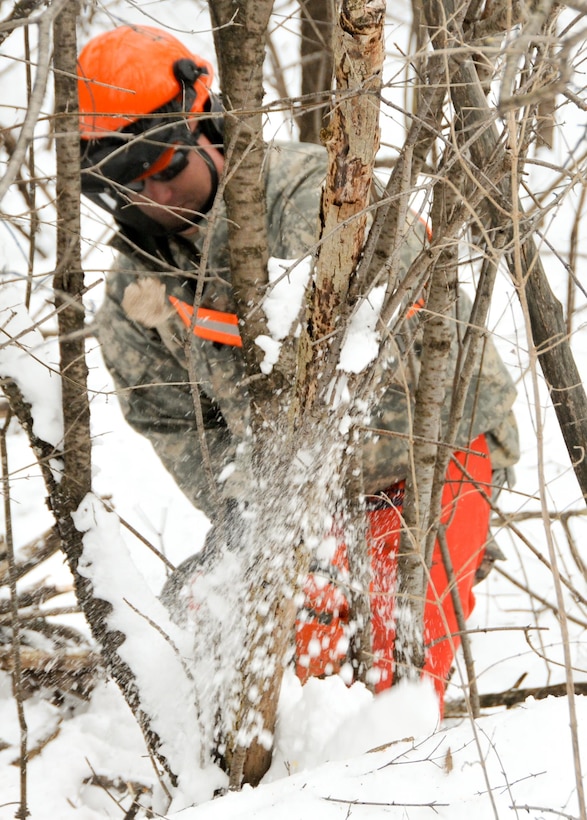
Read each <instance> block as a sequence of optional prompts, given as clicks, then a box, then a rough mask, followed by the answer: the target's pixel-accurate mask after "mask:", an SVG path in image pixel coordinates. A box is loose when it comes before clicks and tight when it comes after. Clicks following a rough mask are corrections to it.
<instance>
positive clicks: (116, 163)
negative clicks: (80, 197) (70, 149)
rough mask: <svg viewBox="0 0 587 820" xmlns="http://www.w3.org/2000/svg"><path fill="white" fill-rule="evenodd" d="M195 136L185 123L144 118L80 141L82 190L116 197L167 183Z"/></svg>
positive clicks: (185, 157)
mask: <svg viewBox="0 0 587 820" xmlns="http://www.w3.org/2000/svg"><path fill="white" fill-rule="evenodd" d="M196 138H197V134H196V133H195V132H191V131H189V130H188V128H187V126H186V122H185V120H178V119H175V120H167V121H165V120H161V119H158V118H155V117H153V118H144V119H142V120H139V121H137V122H136V123H133V124H132V126H129V127H128V128H125V129H122V130H121V131H119V132H116V133H114V134H112V135H110V136H107V137H104V138H103V139H99V140H89V141H86V140H82V141H81V143H82V145H81V147H82V190H83V192H84V194H92V193H99V192H101V191H104V190H106V189H108V188H112V189H113V190H115V191H116V192H117V193H118V195H124V191H125V190H129V189H130V190H131V191H133V192H136V193H140V192H141V191H142V190H143V189H144V181H145V179H147V178H149V177H150V178H152V179H155V180H158V181H163V182H169V180H171V179H173V178H174V177H176V176H177V175H178V174H180V173H181V172H182V171H183V170H184V168H185V167H186V166H187V164H188V161H189V151H190V147H192V146H194V145H195V143H196Z"/></svg>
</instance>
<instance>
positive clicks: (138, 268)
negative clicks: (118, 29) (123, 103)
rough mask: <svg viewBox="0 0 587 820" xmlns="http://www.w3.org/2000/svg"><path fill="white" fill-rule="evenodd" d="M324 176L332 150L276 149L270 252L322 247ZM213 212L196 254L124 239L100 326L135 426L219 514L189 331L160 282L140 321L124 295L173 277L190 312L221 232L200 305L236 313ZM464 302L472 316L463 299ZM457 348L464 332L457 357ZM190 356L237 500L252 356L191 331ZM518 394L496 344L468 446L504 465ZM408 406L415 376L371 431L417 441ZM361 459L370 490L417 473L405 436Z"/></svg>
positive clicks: (222, 468)
mask: <svg viewBox="0 0 587 820" xmlns="http://www.w3.org/2000/svg"><path fill="white" fill-rule="evenodd" d="M325 169H326V156H325V152H324V150H323V149H322V148H320V147H319V146H314V145H302V144H287V145H274V146H271V147H270V148H269V149H268V151H267V161H266V174H265V185H266V203H267V226H268V241H269V253H270V255H271V256H274V257H278V258H282V259H293V258H298V257H300V256H302V255H304V254H305V253H307V252H308V251H311V249H312V248H313V246H314V245H315V241H316V230H317V218H316V217H317V213H318V206H319V200H320V188H321V184H322V182H323V180H324V176H325ZM210 217H211V218H210V221H209V223H208V227H207V228H204V229H202V230H201V231H200V233H199V234H198V237H197V241H196V243H195V248H194V247H193V246H191V245H190V244H189V243H187V241H186V240H183V239H172V240H170V241H169V251H170V253H166V254H164V255H163V256H162V255H161V253H160V252H159V251H157V252H155V251H153V253H152V254H151V255H148V254H147V255H146V254H145V253H139V252H137V251H136V250H133V248H132V246H131V244H129V243H128V242H126V241H123V240H122V239H121V238H119V240H118V242H117V247H118V248H119V250H121V253H120V255H119V256H118V259H117V262H116V264H115V265H114V267H113V269H112V271H111V272H110V275H109V277H108V282H107V287H106V296H105V300H104V303H103V305H102V307H101V309H100V311H99V313H98V318H97V327H98V336H99V339H100V342H101V345H102V351H103V355H104V359H105V362H106V365H107V367H108V369H109V370H110V372H111V374H112V376H113V378H114V381H115V385H116V388H117V391H118V395H119V398H120V403H121V406H122V410H123V412H124V415H125V416H126V419H127V421H128V422H129V423H130V424H131V425H132V426H133V427H134V428H135V429H136V430H137V431H138V432H140V433H142V434H143V435H145V436H146V437H147V438H148V439H149V441H150V442H151V443H152V445H153V447H154V448H155V450H156V452H157V454H158V455H159V457H160V459H161V461H162V462H163V464H164V465H165V467H166V468H167V470H168V471H169V472H170V473H171V474H172V475H173V477H174V478H175V480H176V482H177V483H178V485H179V486H180V488H181V489H182V490H183V492H184V493H185V494H186V495H187V497H188V498H189V499H190V500H191V501H192V502H193V504H194V505H195V506H197V507H198V508H200V509H202V510H203V511H204V512H205V513H206V514H207V515H208V516H209V517H211V518H212V519H213V518H214V513H215V507H216V503H217V493H216V492H215V490H214V488H212V487H211V486H210V479H209V477H208V474H207V471H206V470H205V469H204V467H203V456H202V451H201V435H202V431H198V428H197V424H196V413H195V411H194V400H193V396H192V392H191V388H190V385H189V377H188V370H187V363H186V360H185V348H184V343H185V339H186V334H187V333H188V331H187V329H186V327H185V326H184V325H183V323H182V322H181V320H180V319H179V317H178V315H177V314H176V313H175V311H173V310H172V309H169V303H168V302H167V300H166V299H165V297H164V292H163V288H162V287H161V292H160V296H161V298H160V310H159V311H158V312H157V311H155V313H156V314H157V315H156V316H154V317H153V316H151V317H149V318H145V317H144V316H142V315H141V311H140V309H139V310H138V311H136V312H135V311H133V310H129V312H130V313H131V316H132V317H133V318H130V317H129V315H128V314H127V311H126V310H125V307H123V300H124V303H125V306H126V302H127V300H125V292H126V294H127V297H128V295H129V294H131V293H132V287H131V289H130V290H127V289H128V288H129V286H133V285H134V287H135V288H137V282H143V283H144V282H145V281H146V280H148V279H151V281H152V280H153V277H156V279H157V280H161V281H162V282H164V284H165V291H166V293H167V295H175V296H177V297H178V298H180V299H181V300H182V301H184V302H187V303H188V304H190V305H191V304H192V302H193V296H194V292H195V282H196V281H197V276H198V268H199V258H198V254H199V251H200V250H201V249H202V247H203V245H204V237H205V233H204V231H205V230H211V231H213V235H212V239H211V242H210V246H209V247H210V252H209V255H208V259H207V260H206V270H205V276H206V279H205V285H204V289H203V297H202V300H201V306H202V307H208V308H212V309H214V310H221V311H226V312H235V306H234V300H233V297H232V292H231V286H230V274H229V266H228V251H227V245H228V240H227V227H226V212H225V210H224V205H223V203H216V205H215V208H214V213H213V214H212V215H210ZM412 237H413V239H412V240H411V242H410V243H405V245H404V249H403V253H404V260H403V263H404V264H405V265H406V267H407V265H408V264H409V262H410V260H411V259H412V258H413V257H414V256H415V254H416V253H417V252H418V250H419V249H420V248H421V239H418V237H417V234H416V233H412ZM141 245H143V243H142V242H141ZM163 257H165V258H163ZM135 296H136V297H137V298H136V299H135V305H136V304H139V306H140V302H141V298H140V297H141V291H140V289H139V290H136V292H135ZM459 305H460V307H459V310H461V311H462V304H461V302H460V301H459ZM455 310H456V308H455ZM459 318H463V317H461V316H459ZM146 325H149V326H146ZM416 344H417V339H416ZM457 347H458V340H457V339H456V336H455V344H454V345H453V355H456V351H457ZM191 352H192V357H193V358H192V361H193V368H194V369H193V370H192V372H193V373H195V374H196V375H197V386H196V387H197V391H198V393H199V397H200V403H201V410H202V415H203V422H204V431H203V432H204V434H205V439H206V445H207V449H208V451H209V456H210V462H211V467H212V473H213V475H214V478H215V481H216V482H217V487H216V489H219V490H220V494H221V495H222V496H224V497H239V496H240V495H241V494H242V492H246V491H245V490H244V489H243V488H244V487H245V486H246V472H247V464H246V453H245V454H243V453H242V450H243V448H238V444H239V443H241V442H242V440H243V436H244V431H245V427H246V424H247V416H248V398H247V394H246V389H245V388H244V387H243V383H242V382H243V376H244V367H243V361H242V353H241V351H240V350H239V348H236V347H233V346H227V345H222V344H218V343H215V342H210V341H206V340H203V339H201V338H198V337H196V336H193V335H192V336H191ZM416 369H417V365H416ZM388 372H391V371H388ZM412 378H413V376H412ZM408 381H409V380H408ZM514 396H515V390H514V387H513V384H512V381H511V379H510V377H509V375H508V374H507V372H506V370H505V367H504V365H503V364H502V362H501V360H500V359H499V357H498V355H497V353H496V352H495V349H494V347H493V345H492V344H491V342H490V341H488V343H487V345H486V347H485V351H484V357H483V365H482V368H481V371H480V374H479V375H478V377H477V380H476V383H475V384H473V385H472V388H471V395H470V399H469V401H468V406H467V410H466V413H465V418H464V420H463V424H462V427H461V430H462V433H461V435H460V441H461V443H462V444H466V443H467V442H469V441H471V440H472V439H474V438H475V437H476V436H477V435H478V434H479V433H482V432H485V433H487V434H488V440H489V443H490V447H491V451H492V457H493V464H494V467H497V468H505V467H508V466H509V465H511V464H513V463H514V462H515V461H516V460H517V458H518V449H517V435H516V427H515V422H514V421H513V416H512V414H511V406H512V404H513V400H514ZM408 402H409V399H408V397H407V396H406V389H405V381H404V382H403V383H402V384H400V383H396V382H395V381H394V379H392V378H391V377H390V384H389V387H388V389H387V391H386V392H385V395H384V396H383V399H382V401H381V402H380V404H379V406H378V407H377V409H376V411H375V412H374V413H373V415H372V418H371V424H372V426H373V427H374V428H384V429H387V430H395V431H397V432H400V433H403V434H407V433H408V432H409V418H410V414H409V412H408ZM363 455H364V474H365V485H366V489H367V491H369V492H374V491H376V490H379V489H383V488H386V487H388V486H389V485H390V484H392V483H393V482H395V481H397V480H398V479H400V478H403V477H405V475H406V473H407V464H408V458H407V456H408V443H407V441H406V439H405V438H404V437H399V438H394V437H389V436H380V437H377V436H375V435H371V434H369V433H366V434H365V440H364V447H363ZM231 464H235V465H236V469H233V470H231V469H226V468H227V467H228V465H231ZM226 476H227V477H226ZM243 477H244V478H245V480H244V481H243V480H242V479H243Z"/></svg>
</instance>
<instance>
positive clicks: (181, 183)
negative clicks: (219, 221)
mask: <svg viewBox="0 0 587 820" xmlns="http://www.w3.org/2000/svg"><path fill="white" fill-rule="evenodd" d="M198 145H201V146H202V148H203V150H205V151H206V153H207V154H208V155H209V156H210V158H211V159H212V162H213V163H214V165H215V167H216V170H217V172H218V174H220V173H221V172H222V168H223V165H224V157H223V156H222V154H221V153H220V151H218V149H217V148H214V147H213V146H212V144H211V143H210V141H209V140H208V139H207V138H206V137H204V136H203V135H200V137H199V138H198ZM212 187H213V181H212V177H211V174H210V168H209V167H208V164H207V163H206V160H204V159H203V158H202V157H201V156H200V154H199V153H198V151H197V150H192V151H190V152H189V154H188V161H187V165H186V167H185V168H184V169H183V170H182V171H180V172H179V174H177V176H174V177H173V179H170V180H166V181H163V180H159V179H153V178H151V177H145V179H144V180H143V189H142V191H141V192H140V193H130V194H129V199H130V200H131V202H135V203H136V205H137V207H138V208H139V209H140V210H141V211H142V212H143V213H144V214H146V215H147V216H149V217H150V218H151V219H154V220H156V221H157V222H158V223H159V224H160V225H162V226H163V227H164V228H166V229H167V230H169V231H171V232H174V233H177V232H179V233H191V232H193V231H194V230H197V228H196V226H195V225H194V224H193V220H194V217H195V216H196V215H198V214H200V213H201V212H202V208H203V206H204V205H205V204H206V203H207V202H208V199H209V197H210V194H211V193H212ZM184 226H185V231H182V230H181V229H182V227H184Z"/></svg>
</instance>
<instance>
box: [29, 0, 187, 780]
mask: <svg viewBox="0 0 587 820" xmlns="http://www.w3.org/2000/svg"><path fill="white" fill-rule="evenodd" d="M77 14H78V8H77V3H71V4H67V6H66V7H64V9H63V10H62V11H61V13H60V14H59V16H58V17H57V18H56V20H55V25H54V44H55V49H54V57H53V65H54V74H55V121H56V127H55V131H56V133H57V139H56V141H55V146H56V147H55V151H56V161H57V177H56V196H57V253H56V256H57V259H58V260H59V263H58V267H57V270H56V272H55V276H54V280H53V287H54V292H55V304H56V307H57V309H58V332H59V351H60V373H61V386H62V408H63V427H64V439H63V452H62V458H63V475H62V478H61V481H60V482H59V483H57V484H55V485H53V488H52V492H50V502H51V506H52V509H53V512H54V514H55V518H56V523H57V529H58V531H59V535H60V538H61V544H62V548H63V550H64V552H65V555H66V558H67V563H68V565H69V568H70V570H71V572H72V575H73V578H74V583H75V589H76V594H77V598H78V601H79V603H80V606H81V608H82V610H83V612H84V615H85V617H86V619H87V621H88V624H89V626H90V629H91V630H92V635H93V636H94V638H95V640H96V641H97V642H98V643H99V645H100V646H101V648H102V653H103V656H104V661H105V665H106V668H107V669H108V671H109V672H110V673H111V674H112V676H113V677H114V679H115V680H116V682H117V684H118V686H119V687H120V689H121V691H122V693H123V695H124V697H125V700H126V702H127V703H128V705H129V706H130V708H131V710H132V712H133V714H134V715H135V717H136V719H137V721H138V723H139V726H140V727H141V729H142V731H143V735H144V737H145V741H146V744H147V747H148V749H149V750H150V752H151V753H152V754H153V755H154V756H155V757H156V758H157V760H158V761H159V763H160V764H161V766H162V768H163V770H164V771H165V772H166V773H167V774H168V775H169V777H170V780H171V781H172V782H175V779H176V778H175V773H174V772H173V771H172V770H171V768H170V765H169V762H168V761H167V759H166V758H165V757H164V756H163V755H162V754H161V753H160V752H159V746H160V740H159V737H158V735H157V734H156V732H154V731H153V729H152V726H151V718H150V716H148V715H147V714H146V713H145V712H144V711H143V710H142V708H141V698H140V693H139V691H138V688H137V685H136V681H135V677H134V674H133V672H132V670H131V669H130V667H129V666H128V665H127V664H126V663H125V662H124V661H123V660H122V659H121V657H120V655H119V654H118V647H119V646H120V645H121V644H122V643H123V641H124V635H122V634H121V633H119V632H113V631H111V630H110V629H109V627H108V617H109V615H110V612H111V606H110V604H108V603H106V602H105V601H102V600H99V599H97V598H95V597H94V595H93V589H92V585H91V582H90V581H89V580H88V579H87V578H85V577H84V576H82V575H80V574H79V572H78V564H79V560H80V557H81V555H82V551H83V533H81V532H79V531H78V530H77V529H76V528H75V526H74V523H73V519H72V513H74V512H75V511H76V510H77V509H78V507H79V505H80V504H81V502H82V501H83V499H84V498H85V496H86V495H87V493H89V492H90V491H91V439H90V408H89V402H88V388H87V375H88V371H87V364H86V357H85V312H84V305H83V293H84V273H83V270H82V264H81V248H80V210H79V202H80V193H81V191H80V174H79V167H80V153H79V152H80V148H79V130H78V100H77V78H76V66H77V43H76V20H77ZM23 404H24V403H23ZM24 409H25V410H26V407H25V408H24ZM24 416H25V417H26V413H24ZM20 417H21V418H22V417H23V407H22V406H21V408H20ZM25 424H26V421H25ZM29 426H30V425H29ZM48 489H49V490H51V486H50V487H49V488H48Z"/></svg>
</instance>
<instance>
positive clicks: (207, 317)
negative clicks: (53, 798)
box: [169, 296, 243, 347]
mask: <svg viewBox="0 0 587 820" xmlns="http://www.w3.org/2000/svg"><path fill="white" fill-rule="evenodd" d="M169 301H170V302H171V304H172V305H173V307H174V308H175V309H176V311H177V312H178V314H179V317H180V319H181V320H182V322H183V323H184V325H185V326H186V327H187V328H191V327H193V332H194V336H198V337H199V338H200V339H207V340H208V341H209V342H220V344H223V345H233V346H234V347H242V346H243V342H242V339H241V337H240V333H239V331H238V316H237V315H236V314H235V313H223V312H222V311H221V310H210V309H209V308H198V310H197V312H196V319H195V321H194V318H193V317H194V308H193V306H192V305H188V303H187V302H182V301H181V299H178V298H177V297H176V296H170V297H169Z"/></svg>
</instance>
